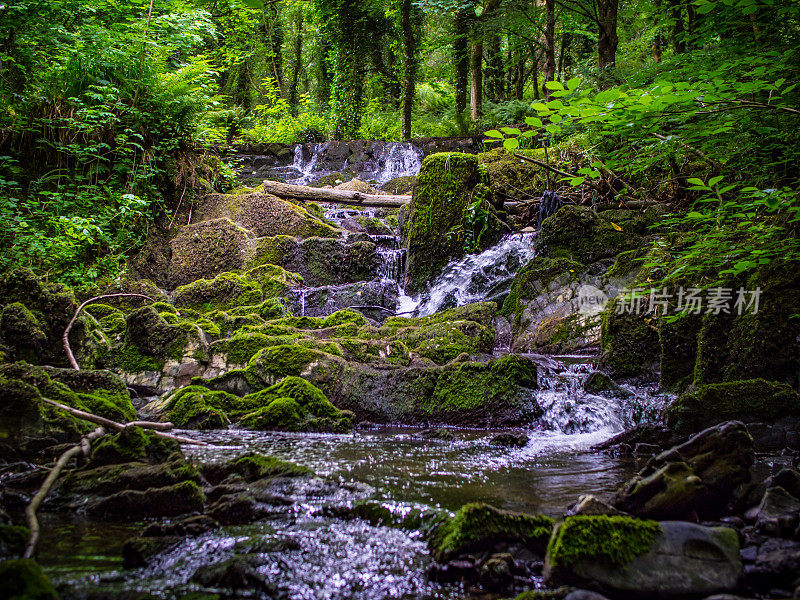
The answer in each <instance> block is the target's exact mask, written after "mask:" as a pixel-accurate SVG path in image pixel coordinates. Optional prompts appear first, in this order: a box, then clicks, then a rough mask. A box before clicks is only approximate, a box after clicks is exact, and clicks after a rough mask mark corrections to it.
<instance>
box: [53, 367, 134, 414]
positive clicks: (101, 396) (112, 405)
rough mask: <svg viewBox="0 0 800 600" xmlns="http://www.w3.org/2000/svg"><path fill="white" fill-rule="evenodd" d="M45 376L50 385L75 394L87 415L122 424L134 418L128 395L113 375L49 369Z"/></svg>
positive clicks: (104, 372) (120, 382)
mask: <svg viewBox="0 0 800 600" xmlns="http://www.w3.org/2000/svg"><path fill="white" fill-rule="evenodd" d="M45 372H46V373H47V374H48V376H49V377H50V379H51V380H52V381H54V382H59V383H63V384H64V385H66V386H67V387H68V388H69V389H71V390H72V391H73V392H75V393H76V394H77V396H78V399H79V400H80V402H81V403H82V404H83V406H85V407H86V410H87V411H88V412H90V413H93V414H96V415H99V416H101V417H105V418H107V419H111V420H113V421H118V422H122V423H125V422H127V421H133V420H134V419H135V418H136V409H135V408H134V407H133V403H132V402H131V394H130V391H129V390H128V387H127V386H126V385H125V382H124V381H122V379H120V377H119V376H118V375H117V374H116V373H112V372H111V371H104V370H94V371H93V370H84V369H81V370H77V371H76V370H74V369H57V368H50V367H46V368H45Z"/></svg>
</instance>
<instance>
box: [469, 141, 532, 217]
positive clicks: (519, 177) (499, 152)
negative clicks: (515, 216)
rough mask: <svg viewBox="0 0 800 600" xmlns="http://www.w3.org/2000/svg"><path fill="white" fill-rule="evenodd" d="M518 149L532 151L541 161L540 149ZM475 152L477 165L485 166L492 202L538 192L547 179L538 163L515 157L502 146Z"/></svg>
mask: <svg viewBox="0 0 800 600" xmlns="http://www.w3.org/2000/svg"><path fill="white" fill-rule="evenodd" d="M522 152H523V153H525V154H531V153H533V154H534V155H537V156H539V157H540V160H542V161H543V160H544V158H545V157H544V153H543V152H542V151H541V150H539V151H535V150H523V151H522ZM477 156H478V160H479V161H480V163H481V165H482V166H484V167H485V168H486V172H487V174H488V177H489V188H490V189H491V193H492V199H493V202H495V203H499V202H501V201H504V200H506V199H507V198H514V199H519V200H524V199H526V198H533V197H534V196H536V197H539V196H541V195H542V192H543V191H544V189H545V187H546V185H547V180H546V178H545V174H544V170H543V169H542V168H541V167H538V166H537V165H534V164H533V163H530V162H525V161H523V160H521V159H519V158H516V157H515V156H514V155H513V154H511V153H509V152H506V151H505V150H503V149H502V148H497V149H494V150H492V151H490V152H482V153H481V154H478V155H477Z"/></svg>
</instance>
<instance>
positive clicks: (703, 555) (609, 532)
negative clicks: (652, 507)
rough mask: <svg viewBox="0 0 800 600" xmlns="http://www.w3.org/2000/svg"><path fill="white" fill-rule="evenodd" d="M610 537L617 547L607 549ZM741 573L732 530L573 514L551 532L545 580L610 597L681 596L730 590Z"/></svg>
mask: <svg viewBox="0 0 800 600" xmlns="http://www.w3.org/2000/svg"><path fill="white" fill-rule="evenodd" d="M575 519H595V520H597V519H605V521H600V522H598V521H595V522H591V521H574V520H575ZM601 524H602V526H601ZM609 536H613V537H609ZM612 539H613V540H614V543H615V544H618V545H619V546H612V547H609V546H608V544H609V543H611V542H610V540H612ZM741 572H742V565H741V561H740V559H739V539H738V536H737V534H736V532H735V531H734V530H732V529H728V528H725V527H704V526H702V525H696V524H694V523H686V522H679V521H665V522H662V523H655V522H653V521H647V522H645V521H639V522H637V521H636V520H635V519H629V518H627V517H570V518H568V519H567V520H565V521H564V523H562V524H561V525H559V526H558V528H557V529H556V531H555V532H554V533H553V540H552V541H551V543H550V545H549V547H548V553H547V558H546V561H545V568H544V580H545V582H546V583H547V584H548V585H550V586H553V585H560V584H571V585H577V586H580V587H583V588H588V589H592V590H595V591H598V592H601V593H606V594H609V595H611V596H612V597H617V596H618V595H619V596H624V597H638V598H653V597H681V596H700V595H703V594H713V593H718V592H726V591H731V590H733V589H735V588H736V586H737V583H738V580H739V576H740V575H741Z"/></svg>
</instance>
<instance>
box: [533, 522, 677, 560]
mask: <svg viewBox="0 0 800 600" xmlns="http://www.w3.org/2000/svg"><path fill="white" fill-rule="evenodd" d="M660 534H661V525H659V524H658V522H657V521H642V520H639V519H634V518H633V517H623V516H608V515H598V516H586V515H579V516H575V517H567V519H566V520H565V521H564V522H563V523H561V524H560V525H559V526H558V527H557V528H556V530H555V531H554V532H553V537H552V538H551V539H550V543H549V544H548V546H547V560H548V561H549V563H550V565H552V566H553V567H558V566H562V567H569V566H571V565H575V564H576V563H579V562H580V561H582V560H592V561H600V562H605V563H607V564H609V565H610V566H614V567H624V566H625V565H627V564H628V563H630V562H631V561H632V560H633V559H635V558H637V557H638V556H641V555H643V554H647V553H648V552H649V551H650V548H652V546H653V544H654V543H655V541H656V539H657V538H658V536H659V535H660Z"/></svg>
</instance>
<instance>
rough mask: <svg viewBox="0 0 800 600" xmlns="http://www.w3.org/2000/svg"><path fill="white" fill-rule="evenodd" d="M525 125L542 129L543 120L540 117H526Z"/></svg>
mask: <svg viewBox="0 0 800 600" xmlns="http://www.w3.org/2000/svg"><path fill="white" fill-rule="evenodd" d="M525 124H526V125H530V126H531V127H541V126H542V120H541V119H539V118H538V117H525Z"/></svg>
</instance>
